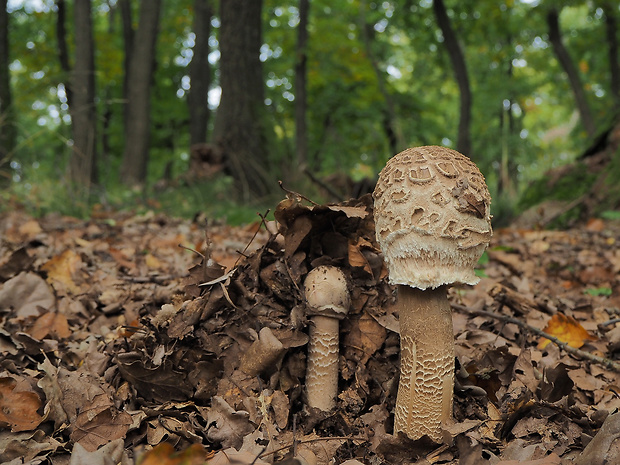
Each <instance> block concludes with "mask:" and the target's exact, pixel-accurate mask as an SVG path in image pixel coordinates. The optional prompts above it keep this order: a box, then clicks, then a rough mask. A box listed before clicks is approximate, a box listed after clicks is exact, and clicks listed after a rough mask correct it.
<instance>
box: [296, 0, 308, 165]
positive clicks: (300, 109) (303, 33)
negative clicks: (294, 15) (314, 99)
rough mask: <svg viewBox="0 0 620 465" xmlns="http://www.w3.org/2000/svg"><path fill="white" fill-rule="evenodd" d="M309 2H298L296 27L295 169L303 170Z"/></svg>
mask: <svg viewBox="0 0 620 465" xmlns="http://www.w3.org/2000/svg"><path fill="white" fill-rule="evenodd" d="M309 12H310V0H299V24H298V25H297V57H296V61H295V152H296V153H297V168H298V169H300V170H303V169H304V168H305V167H306V165H307V163H308V129H307V124H306V123H307V120H306V113H307V110H308V99H307V92H306V86H307V84H306V81H307V77H308V74H307V62H308V14H309Z"/></svg>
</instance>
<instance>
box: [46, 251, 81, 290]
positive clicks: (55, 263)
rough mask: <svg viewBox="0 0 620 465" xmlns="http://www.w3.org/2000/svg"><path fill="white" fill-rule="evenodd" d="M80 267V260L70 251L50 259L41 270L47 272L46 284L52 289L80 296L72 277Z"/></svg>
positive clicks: (77, 255) (76, 254)
mask: <svg viewBox="0 0 620 465" xmlns="http://www.w3.org/2000/svg"><path fill="white" fill-rule="evenodd" d="M81 267H82V258H81V257H80V255H79V254H78V253H76V252H74V251H73V250H71V249H67V250H65V251H64V252H63V253H61V254H60V255H57V256H55V257H53V258H51V259H50V260H49V261H48V262H47V263H45V264H44V265H43V266H42V267H41V269H42V270H43V271H46V272H47V282H48V283H50V284H51V285H52V286H53V287H54V289H57V290H58V289H66V290H68V291H69V292H71V293H72V294H74V295H75V294H80V293H81V290H80V287H79V286H78V285H77V284H76V283H75V281H74V277H75V276H76V274H77V272H78V271H79V270H80V268H81Z"/></svg>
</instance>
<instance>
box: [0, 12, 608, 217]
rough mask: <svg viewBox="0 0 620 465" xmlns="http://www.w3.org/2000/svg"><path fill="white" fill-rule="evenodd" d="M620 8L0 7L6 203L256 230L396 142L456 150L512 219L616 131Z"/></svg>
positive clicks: (340, 192) (340, 191) (353, 188)
mask: <svg viewBox="0 0 620 465" xmlns="http://www.w3.org/2000/svg"><path fill="white" fill-rule="evenodd" d="M619 15H620V5H619V4H618V2H617V1H615V0H609V1H605V0H587V1H586V0H581V1H579V0H570V1H561V2H560V1H546V2H542V1H541V2H539V1H536V0H527V1H525V0H504V1H480V0H478V1H475V0H463V1H458V2H457V1H451V0H445V2H444V0H435V1H431V0H415V1H414V0H393V1H387V0H386V1H371V0H330V1H327V0H313V1H310V0H291V1H282V0H279V1H278V0H251V1H248V0H221V2H216V1H211V0H165V1H162V0H149V1H142V2H138V1H131V0H92V1H91V0H75V1H65V0H55V1H50V0H37V1H35V0H2V1H0V183H2V190H1V191H0V196H1V197H0V200H1V201H2V207H0V208H12V207H14V206H16V205H19V206H25V207H26V208H27V209H28V210H29V211H31V212H34V213H37V214H44V213H47V212H50V211H60V212H62V213H67V214H74V215H79V216H88V215H90V214H92V213H93V211H94V210H93V209H95V210H96V209H108V208H110V209H117V208H126V207H130V208H134V209H135V208H138V207H140V206H141V207H142V208H159V209H162V210H164V211H167V212H169V213H174V214H175V215H185V216H191V215H194V214H196V213H197V212H203V213H206V214H207V215H211V216H225V217H226V218H227V219H228V220H229V221H232V222H235V221H244V220H245V219H247V218H249V217H250V216H249V215H251V216H252V217H255V212H256V210H257V209H260V208H262V207H264V206H273V205H274V204H275V203H274V202H277V200H278V199H280V198H281V197H282V195H283V193H282V191H281V190H280V187H279V185H278V180H282V181H283V183H284V186H285V187H286V188H288V189H292V190H295V191H298V192H301V193H304V194H307V195H309V196H310V197H312V198H314V199H316V200H319V201H321V200H338V199H337V198H335V197H338V196H341V197H343V198H346V197H348V196H350V195H355V194H357V193H359V192H362V191H363V190H364V189H368V188H369V186H372V184H373V182H374V179H375V177H376V175H377V173H378V172H379V171H380V169H381V168H382V167H383V166H384V164H385V162H386V161H387V160H388V159H389V157H391V156H392V155H394V154H395V153H397V152H399V151H400V150H402V149H404V148H406V147H408V146H414V145H445V146H449V147H452V148H455V149H457V150H459V151H462V152H463V153H465V154H466V155H468V156H469V157H470V158H472V160H473V161H474V162H476V163H477V164H478V166H479V167H480V169H481V171H482V172H483V173H484V174H485V176H486V178H487V181H488V184H489V187H490V190H491V192H492V195H493V199H494V201H493V211H494V215H495V217H496V219H497V220H498V221H507V220H508V219H509V218H511V217H513V216H514V215H515V214H517V213H518V212H519V211H520V210H523V209H524V208H525V207H527V206H528V202H530V203H531V201H532V197H534V198H536V200H540V199H539V197H543V196H544V195H545V192H544V191H532V189H531V188H530V187H529V186H531V182H532V180H534V179H536V178H539V177H540V176H541V175H542V174H543V173H545V172H546V171H547V170H549V169H551V168H554V167H557V166H559V165H562V164H565V163H569V162H572V161H574V160H576V159H578V157H579V156H580V155H581V154H583V153H584V151H586V149H587V148H588V147H589V146H591V145H592V144H593V142H594V141H595V140H596V137H597V135H599V134H601V133H602V132H604V131H606V130H608V129H609V128H610V127H611V126H612V125H613V124H614V121H615V120H616V118H617V115H618V109H619V108H620V71H619V65H618V24H617V17H618V16H619ZM619 158H620V157H619ZM581 175H584V173H581ZM568 185H569V186H570V187H569V190H570V195H572V196H576V195H578V194H579V193H580V190H581V189H582V187H580V183H579V179H577V182H576V183H575V182H570V183H568ZM584 185H585V183H584ZM370 188H372V187H370ZM75 199H79V200H75Z"/></svg>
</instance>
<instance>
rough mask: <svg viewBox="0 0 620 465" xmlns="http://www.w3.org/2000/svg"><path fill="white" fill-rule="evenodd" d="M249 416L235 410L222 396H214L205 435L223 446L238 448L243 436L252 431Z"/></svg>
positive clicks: (244, 412)
mask: <svg viewBox="0 0 620 465" xmlns="http://www.w3.org/2000/svg"><path fill="white" fill-rule="evenodd" d="M249 416H250V414H249V413H248V412H246V411H243V410H241V411H239V412H237V411H235V409H234V408H232V407H231V406H230V405H228V403H227V402H226V401H225V400H224V399H223V398H222V397H220V396H214V397H213V400H212V405H211V409H210V410H209V412H208V414H207V424H208V425H209V428H208V429H207V437H208V438H209V440H211V441H216V442H219V443H221V444H222V446H223V447H226V448H227V447H231V446H232V447H237V448H238V447H240V446H241V444H243V437H244V436H245V435H246V434H250V433H251V432H252V431H254V427H253V426H252V425H251V424H250V422H249Z"/></svg>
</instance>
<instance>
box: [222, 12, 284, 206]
mask: <svg viewBox="0 0 620 465" xmlns="http://www.w3.org/2000/svg"><path fill="white" fill-rule="evenodd" d="M262 3H263V2H262V0H252V1H248V0H221V2H220V20H221V26H220V37H219V41H220V53H221V58H220V83H221V87H222V97H221V100H220V105H219V108H218V110H217V115H216V119H215V128H214V141H215V143H216V144H217V145H219V146H220V148H221V150H222V153H223V154H224V158H225V162H226V165H227V166H226V167H227V170H228V171H229V172H230V173H231V175H232V176H233V178H234V179H235V183H236V186H237V191H238V192H239V193H241V194H242V196H243V199H244V200H246V201H249V200H250V198H251V197H260V196H263V195H265V194H267V193H268V192H269V191H270V188H269V186H270V182H269V179H270V177H271V176H270V174H269V171H270V170H269V166H268V159H267V149H266V140H265V139H266V138H265V136H266V131H265V103H264V88H263V76H262V65H261V61H260V47H261V44H262V27H261V9H262ZM274 184H275V183H274Z"/></svg>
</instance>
